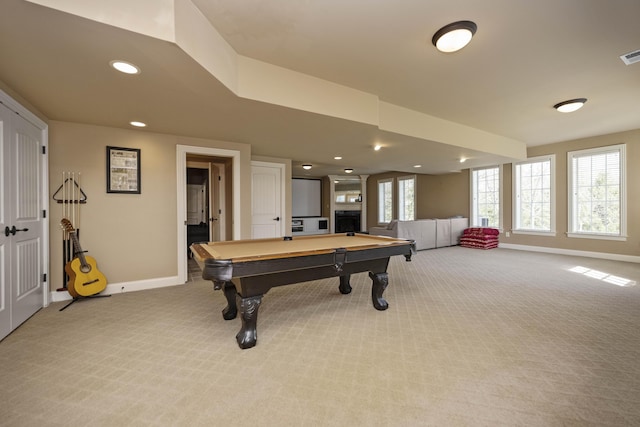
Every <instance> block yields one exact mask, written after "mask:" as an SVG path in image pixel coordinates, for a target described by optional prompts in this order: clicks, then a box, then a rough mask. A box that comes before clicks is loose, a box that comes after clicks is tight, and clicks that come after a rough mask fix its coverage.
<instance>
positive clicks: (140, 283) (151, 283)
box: [50, 276, 184, 302]
mask: <svg viewBox="0 0 640 427" xmlns="http://www.w3.org/2000/svg"><path fill="white" fill-rule="evenodd" d="M183 284H184V283H183V282H182V281H181V280H179V278H178V276H173V277H159V278H157V279H145V280H136V281H133V282H120V283H110V284H109V285H107V287H106V289H105V290H104V291H102V292H101V293H100V295H115V294H123V293H125V292H137V291H146V290H149V289H157V288H166V287H168V286H178V285H183ZM50 295H51V298H50V299H51V302H59V301H68V300H70V299H72V298H71V295H70V294H69V292H57V291H52V292H50Z"/></svg>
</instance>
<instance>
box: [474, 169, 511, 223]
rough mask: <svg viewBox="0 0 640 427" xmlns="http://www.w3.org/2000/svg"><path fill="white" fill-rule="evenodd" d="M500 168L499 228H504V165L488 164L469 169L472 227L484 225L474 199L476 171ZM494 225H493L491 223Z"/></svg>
mask: <svg viewBox="0 0 640 427" xmlns="http://www.w3.org/2000/svg"><path fill="white" fill-rule="evenodd" d="M495 168H498V187H499V188H498V229H499V230H500V231H501V232H502V231H503V229H504V197H503V193H504V191H503V190H504V177H503V169H504V168H503V165H501V164H500V165H493V166H486V167H481V168H472V169H470V170H469V189H470V190H471V191H469V199H470V200H469V206H470V210H471V215H470V216H469V226H470V227H482V224H481V223H480V221H479V218H478V209H477V206H476V204H475V203H474V199H475V196H476V183H475V179H474V172H475V171H480V170H487V169H495ZM489 226H490V227H492V226H491V225H489Z"/></svg>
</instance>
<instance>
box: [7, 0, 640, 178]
mask: <svg viewBox="0 0 640 427" xmlns="http://www.w3.org/2000/svg"><path fill="white" fill-rule="evenodd" d="M86 1H89V2H92V1H93V2H95V3H100V2H99V1H97V0H86ZM129 1H130V3H131V4H133V3H136V2H137V3H139V4H141V5H143V4H144V2H145V0H129ZM186 1H189V0H175V2H176V4H178V3H180V2H183V3H184V2H186ZM190 1H191V2H192V3H193V4H194V5H195V6H196V7H197V8H198V9H199V10H200V12H201V13H202V14H203V15H204V16H205V17H206V19H207V20H208V21H209V22H210V25H211V26H212V28H214V29H215V31H217V33H219V34H220V35H221V36H222V37H223V38H224V40H226V42H227V43H228V44H229V45H230V46H231V48H232V49H233V50H234V51H235V52H237V54H239V55H242V56H244V57H247V58H252V59H255V60H258V61H262V62H264V63H267V64H273V65H277V66H279V67H282V68H286V69H289V70H293V71H296V72H299V73H303V74H306V75H308V76H313V77H317V78H319V79H323V80H326V81H329V82H333V83H336V84H339V85H342V86H346V87H350V88H353V89H357V90H358V91H362V92H364V93H366V94H371V95H373V96H375V97H377V98H378V99H379V100H380V101H381V102H384V103H389V104H393V105H396V106H400V107H404V108H406V109H409V110H413V111H415V112H419V113H423V114H426V115H428V116H430V117H435V118H440V119H444V120H447V121H450V122H454V123H457V124H460V125H464V126H466V127H470V128H473V129H475V130H477V131H479V132H486V133H488V134H492V135H495V136H496V138H507V139H509V140H513V141H514V143H517V142H518V141H519V142H521V143H524V144H526V145H527V146H532V145H540V144H548V143H554V142H559V141H565V140H571V139H577V138H583V137H589V136H595V135H602V134H608V133H613V132H619V131H625V130H631V129H639V128H640V64H634V65H630V66H627V65H625V64H624V63H623V62H622V61H621V60H620V58H619V57H620V55H623V54H625V53H628V52H630V51H633V50H638V49H640V25H638V22H637V20H638V17H639V16H640V1H638V0H610V1H602V0H562V1H558V0H536V1H525V0H520V1H514V0H485V1H477V0H458V1H455V2H453V1H450V0H397V1H393V2H392V1H371V0H349V1H343V0H342V1H337V0H324V1H316V2H312V1H308V0H304V1H303V0H297V1H291V0H269V1H266V0H243V1H231V0H190ZM45 2H46V1H45ZM65 2H66V1H59V3H65ZM164 3H166V1H165V2H164ZM126 18H127V17H123V19H126ZM457 20H472V21H474V22H476V24H477V25H478V31H477V33H476V35H475V37H474V39H473V40H472V41H471V43H470V44H469V45H468V46H467V47H466V48H464V49H463V50H461V51H460V52H457V53H454V54H442V53H440V52H438V51H436V49H435V48H434V47H433V45H432V44H431V37H432V35H433V33H434V32H435V31H437V30H438V29H439V28H440V27H442V26H444V25H446V24H448V23H450V22H453V21H457ZM203 48H204V49H205V50H206V49H207V46H204V47H203ZM118 58H121V59H127V60H129V61H132V62H134V63H136V64H137V65H138V66H140V67H141V68H142V70H143V72H142V74H141V75H140V76H136V77H134V78H131V77H130V76H123V75H119V74H118V73H116V72H114V71H113V70H112V69H110V68H109V67H108V66H106V64H108V62H109V61H110V60H112V59H118ZM217 77H218V76H214V75H213V74H212V73H211V72H209V71H207V69H206V67H203V65H202V64H201V63H199V62H198V61H197V60H195V59H194V58H193V57H192V56H190V55H189V54H187V53H186V52H185V50H184V49H182V48H181V46H180V45H179V44H176V43H171V42H169V41H166V40H161V39H159V38H154V37H149V36H148V35H143V34H139V33H137V32H135V31H130V30H125V29H122V28H118V27H116V26H111V25H107V24H105V23H100V22H96V21H94V20H89V19H85V18H81V17H79V16H76V15H72V14H67V13H64V12H60V11H57V10H54V9H49V8H46V7H42V6H39V5H36V4H33V3H30V2H27V1H24V0H2V9H1V13H0V81H2V82H4V83H5V84H6V85H7V86H8V87H9V88H11V89H12V90H14V91H16V92H17V93H19V94H20V95H21V96H22V97H24V98H26V99H27V101H29V102H30V103H31V104H32V105H33V106H35V107H36V108H37V109H39V110H40V111H41V112H42V113H43V114H45V115H46V116H47V117H48V118H49V119H52V120H62V121H71V122H79V123H88V124H97V125H105V126H114V127H127V123H128V122H129V121H130V120H142V121H145V122H147V123H149V127H148V131H151V132H161V133H171V134H178V135H186V136H195V137H202V138H210V139H219V140H227V141H236V142H242V143H250V144H251V145H252V152H253V154H255V155H262V156H274V157H285V158H291V159H293V160H294V175H305V174H306V172H303V171H302V169H299V165H300V164H301V163H311V164H313V165H314V169H312V171H311V172H309V173H314V174H329V173H331V174H336V173H340V172H341V171H342V169H343V168H345V167H351V168H354V169H355V173H360V174H370V173H376V172H381V171H388V170H397V171H404V172H420V173H446V172H449V171H451V170H459V169H460V168H461V167H469V166H479V165H487V164H491V163H494V162H502V161H508V160H509V156H500V153H496V152H495V150H493V151H491V150H489V151H487V150H485V148H484V146H481V145H478V147H477V149H476V147H475V146H474V142H473V141H468V142H467V143H466V144H463V145H462V146H461V145H456V144H453V145H452V144H448V143H443V141H439V140H437V139H425V138H421V137H416V135H403V134H401V133H398V132H391V131H389V130H382V129H383V128H382V127H381V126H377V125H376V124H372V123H362V122H359V121H357V120H348V119H345V118H338V117H339V116H338V117H332V115H331V114H316V113H310V112H306V111H303V110H301V109H296V108H291V107H286V106H282V105H276V104H272V103H269V102H260V101H254V100H250V99H247V98H244V97H240V96H238V95H237V94H236V93H235V92H234V91H232V90H229V89H228V88H227V86H225V85H224V84H222V83H221V82H220V81H219V79H218V78H217ZM576 97H585V98H588V102H587V104H586V105H585V107H584V108H583V109H581V110H579V111H578V112H576V113H573V114H561V113H558V112H556V111H554V110H553V108H552V106H553V104H555V103H557V102H560V101H563V100H566V99H570V98H576ZM375 143H381V144H382V145H383V146H384V148H383V149H382V150H381V151H379V152H373V150H372V149H371V147H372V146H373V145H374V144H375ZM334 155H341V156H342V157H343V160H341V161H336V160H333V156H334ZM460 157H465V158H469V159H471V160H470V161H469V162H467V163H465V164H464V165H461V164H460V163H459V162H458V159H459V158H460ZM415 164H421V165H422V167H421V168H420V169H416V168H414V167H413V166H414V165H415Z"/></svg>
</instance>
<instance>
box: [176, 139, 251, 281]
mask: <svg viewBox="0 0 640 427" xmlns="http://www.w3.org/2000/svg"><path fill="white" fill-rule="evenodd" d="M187 154H201V155H205V156H211V157H230V158H231V159H232V166H231V167H232V174H233V183H232V186H233V188H232V192H233V196H232V199H233V201H232V205H233V236H232V239H233V240H238V239H240V236H241V229H242V228H241V225H242V221H241V216H240V188H241V187H240V151H237V150H226V149H223V148H212V147H200V146H190V145H180V144H178V145H176V188H177V190H176V191H177V203H176V205H177V211H178V212H177V213H178V215H177V218H178V221H177V228H178V234H177V236H178V241H177V244H176V252H177V258H178V278H179V279H180V281H181V282H182V283H186V281H187V251H186V247H187V227H186V223H187V174H186V170H187Z"/></svg>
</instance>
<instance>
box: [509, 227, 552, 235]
mask: <svg viewBox="0 0 640 427" xmlns="http://www.w3.org/2000/svg"><path fill="white" fill-rule="evenodd" d="M511 232H512V233H513V234H527V235H529V236H546V237H555V236H556V235H557V234H556V232H555V231H538V230H516V229H513V230H511Z"/></svg>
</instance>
